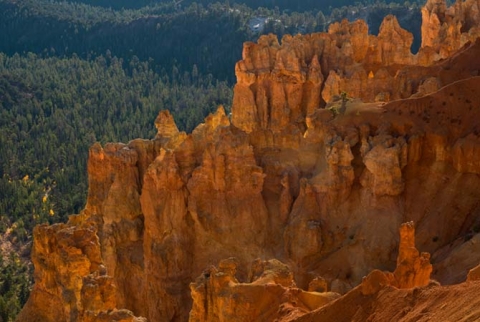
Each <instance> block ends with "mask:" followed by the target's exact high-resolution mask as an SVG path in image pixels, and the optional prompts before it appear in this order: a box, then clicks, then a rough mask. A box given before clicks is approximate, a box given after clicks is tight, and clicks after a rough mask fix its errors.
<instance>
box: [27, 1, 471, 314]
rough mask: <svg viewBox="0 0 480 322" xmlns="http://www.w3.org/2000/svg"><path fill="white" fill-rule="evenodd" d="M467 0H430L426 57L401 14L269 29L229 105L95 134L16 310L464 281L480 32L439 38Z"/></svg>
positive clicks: (239, 300) (250, 307)
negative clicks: (299, 32)
mask: <svg viewBox="0 0 480 322" xmlns="http://www.w3.org/2000/svg"><path fill="white" fill-rule="evenodd" d="M469 6H470V7H469ZM475 6H476V5H475V3H474V2H472V1H466V2H462V3H461V5H460V4H458V3H457V4H456V5H454V6H453V7H452V8H454V9H451V8H450V9H448V8H447V9H445V10H446V11H445V10H444V9H443V5H442V3H434V2H432V1H429V2H428V3H427V5H426V7H425V9H424V12H425V13H424V15H425V16H427V14H428V17H429V19H426V18H425V19H426V20H424V25H425V28H426V29H425V30H427V29H428V30H429V31H428V32H430V34H431V35H433V31H435V30H437V29H438V30H440V31H438V33H437V34H435V35H437V36H428V37H430V38H431V40H428V41H427V40H426V41H425V42H424V43H423V45H422V48H421V49H420V51H419V53H418V54H416V55H412V54H411V53H410V51H409V48H410V46H411V43H412V37H411V35H410V34H409V33H408V32H406V31H404V30H403V29H402V28H401V27H400V26H399V24H398V22H397V20H396V19H395V18H394V17H392V16H389V17H386V18H385V21H384V23H383V24H382V27H381V29H380V33H379V35H378V36H372V35H368V30H367V26H366V24H365V23H364V22H362V21H356V22H353V23H349V22H347V21H343V22H341V23H337V24H334V25H332V26H331V27H330V28H329V32H328V33H321V34H312V35H306V36H295V37H291V36H286V37H284V38H283V39H282V41H281V42H279V41H278V39H277V38H276V37H275V36H272V35H269V36H264V37H261V38H260V39H259V40H258V42H257V43H246V44H245V45H244V50H243V59H242V60H241V61H239V62H238V63H237V65H236V67H235V70H236V74H237V84H236V85H235V89H234V101H233V106H232V115H231V116H227V114H226V112H225V110H224V109H223V107H219V108H218V110H217V112H216V113H214V114H212V115H210V116H208V117H207V118H206V119H205V123H203V124H200V125H199V126H198V127H197V128H196V129H195V130H194V131H193V132H192V133H191V134H186V133H184V132H180V131H179V130H178V128H177V126H176V125H175V122H174V120H173V118H172V116H171V115H170V113H169V112H167V111H162V112H160V113H159V115H158V117H157V118H156V120H155V126H156V128H157V130H158V133H157V135H156V137H155V138H154V139H152V140H141V139H137V140H134V141H131V142H129V143H128V144H121V143H110V144H106V145H105V146H103V147H102V146H101V145H100V144H95V145H93V146H92V147H91V149H90V154H89V162H88V177H89V192H88V200H87V204H86V206H85V210H84V211H83V212H82V213H81V214H80V215H78V216H73V217H72V218H71V219H70V221H69V223H68V224H65V225H54V226H51V227H48V226H41V227H39V228H37V229H36V232H35V242H34V252H33V262H34V265H35V270H36V273H35V276H36V286H35V287H34V290H33V291H32V294H31V297H30V300H29V302H28V304H27V305H26V307H25V309H24V310H23V311H22V313H21V315H20V318H19V321H40V320H38V319H37V320H36V318H37V317H41V318H42V319H43V320H41V321H54V320H55V321H108V320H109V319H111V320H119V321H140V320H139V319H140V318H136V317H135V316H137V317H139V316H142V317H145V318H146V319H148V320H149V321H187V320H189V319H190V320H192V321H215V319H224V320H225V321H226V320H228V321H245V320H248V318H247V316H245V315H242V314H244V313H242V314H240V313H239V312H244V311H248V312H250V313H248V314H249V315H248V317H251V319H250V320H252V321H255V320H262V319H263V316H265V317H266V319H267V320H268V319H270V318H271V319H275V318H281V319H283V320H284V321H288V319H290V321H294V320H295V319H297V318H298V319H301V318H302V317H301V316H302V315H305V314H306V313H308V312H310V311H312V310H315V309H318V310H322V308H321V306H323V305H325V307H326V308H327V307H329V306H330V305H334V304H333V303H330V304H327V302H328V303H329V302H330V300H331V299H332V298H333V297H330V296H327V297H324V296H321V295H317V294H313V295H312V294H310V293H311V292H316V291H318V290H319V289H328V290H330V291H332V292H334V293H338V294H346V293H347V292H349V291H350V290H352V289H354V290H355V289H356V288H355V287H357V286H358V285H360V283H362V281H363V277H364V276H367V275H368V274H369V273H370V272H371V271H372V270H375V269H376V270H378V271H375V273H374V275H372V276H371V281H372V283H371V287H370V286H369V287H365V289H366V291H365V292H366V293H368V294H370V295H372V294H374V293H375V292H376V291H375V292H374V291H372V290H376V289H377V286H379V285H380V286H381V285H386V284H385V283H384V280H386V281H388V282H389V283H390V284H388V285H389V286H391V287H395V288H410V287H413V286H422V285H425V283H428V280H429V277H430V274H431V275H432V277H433V278H435V279H437V280H438V281H439V282H440V283H458V282H461V281H464V280H465V278H466V276H467V273H468V271H469V270H470V269H471V268H473V267H475V266H477V265H478V263H480V251H478V245H480V243H474V242H471V241H476V240H477V239H478V238H480V236H479V235H477V232H478V227H479V226H478V225H479V222H478V219H477V218H479V216H478V214H479V213H480V196H479V195H478V191H480V190H479V189H480V178H479V177H478V174H479V173H480V164H479V162H478V159H479V158H477V154H478V152H479V148H478V146H479V144H478V141H479V138H478V137H479V135H480V127H479V125H478V120H479V119H480V107H479V105H478V104H475V102H478V101H480V94H479V93H478V88H480V77H478V76H477V75H478V70H480V60H479V59H478V57H479V55H480V42H478V41H476V42H472V43H466V42H464V41H460V42H458V44H457V43H456V42H451V43H450V45H449V46H450V47H448V48H449V49H448V50H447V49H445V48H444V47H443V45H439V44H443V42H439V43H438V45H436V43H435V41H436V39H437V38H439V39H444V38H442V37H447V34H444V33H442V31H441V30H443V29H445V30H446V29H448V30H450V29H449V28H450V27H448V26H452V24H451V23H453V22H452V21H454V20H455V19H453V20H452V19H450V18H448V17H450V16H449V15H450V14H454V15H455V17H456V15H457V13H460V12H461V13H462V15H464V16H462V17H463V18H461V19H460V18H459V19H460V20H458V19H457V20H455V21H460V22H461V21H466V22H468V23H465V25H462V26H464V27H461V28H460V37H464V36H465V35H466V33H467V34H468V35H473V34H474V32H475V30H476V29H475V28H477V27H476V26H477V24H476V21H477V20H475V19H476V18H475V17H477V16H476V15H475V14H474V12H475V10H476V9H475V8H476V7H475ZM455 8H457V9H455ZM459 8H463V9H462V10H460V9H459ZM468 8H469V9H468ZM442 10H444V11H442ZM468 10H470V11H469V12H471V13H468V14H467V13H466V12H467V11H468ZM441 12H445V15H444V17H443V16H442V15H441V14H440V13H441ZM434 15H437V16H439V15H440V16H442V17H443V18H442V19H443V20H442V19H440V20H439V21H440V23H439V26H440V27H439V28H437V27H435V26H433V25H432V24H433V23H434V22H435V18H434ZM440 16H439V17H440ZM432 17H433V18H432ZM449 19H450V20H449ZM462 19H463V20H462ZM437 20H438V19H437ZM462 23H463V22H462ZM429 25H431V26H430V27H428V26H429ZM444 26H445V27H444ZM427 27H428V28H427ZM447 27H448V28H447ZM436 28H437V29H436ZM442 28H443V29H442ZM432 30H433V31H432ZM426 32H427V31H425V33H426ZM462 35H463V36H462ZM428 37H427V38H428ZM472 37H473V36H472ZM430 38H428V39H430ZM462 39H463V38H462ZM449 50H451V51H449ZM446 51H448V53H447V54H445V52H446ZM442 55H446V56H442ZM440 58H444V59H443V60H441V61H440V60H439V59H440ZM325 107H326V108H325ZM409 221H414V222H415V223H416V227H415V230H413V229H411V227H410V226H409V225H404V226H401V224H402V223H404V222H409ZM400 226H401V227H402V228H401V234H400V237H399V235H398V233H397V231H398V227H400ZM413 238H415V241H416V242H415V243H416V247H417V248H418V249H420V250H422V251H425V252H429V253H430V254H431V256H430V258H428V256H427V255H426V254H423V253H420V254H419V253H418V251H417V250H416V248H415V247H414V246H415V245H414V244H413V243H412V241H413ZM399 247H400V248H399ZM231 257H235V260H225V259H229V258H231ZM273 259H275V260H273ZM397 259H398V262H397ZM430 262H431V263H432V265H433V268H432V267H431V266H429V265H430V264H429V263H430ZM218 263H220V264H218ZM252 263H254V264H252ZM398 263H400V264H398ZM217 264H218V266H217V267H214V266H213V265H217ZM397 265H398V266H397ZM412 267H413V270H412ZM382 271H392V272H394V273H393V274H392V275H388V276H387V275H386V274H385V273H382ZM382 274H383V275H382ZM472 274H473V273H472ZM207 275H208V278H207ZM384 275H385V276H386V277H385V276H384ZM472 276H474V275H472ZM384 277H385V278H384ZM472 279H473V277H472ZM194 281H195V282H194ZM319 281H321V283H320V282H319ZM192 283H193V284H192ZM309 288H311V290H310V291H311V292H307V291H302V290H301V289H303V290H307V289H309ZM270 292H271V293H270ZM355 292H357V293H358V292H360V291H358V290H357V291H355ZM372 292H373V293H372ZM317 293H318V292H317ZM272 294H273V295H272ZM348 294H350V293H347V295H348ZM362 294H363V293H362ZM368 294H367V295H368ZM375 294H376V293H375ZM382 294H384V293H382ZM385 294H386V293H385ZM391 294H400V293H391ZM402 294H403V293H402ZM347 295H346V296H347ZM367 295H365V294H364V295H362V296H367ZM370 295H368V296H370ZM372 296H373V295H372ZM392 296H393V295H392ZM260 298H262V299H265V301H260ZM342 298H343V297H342ZM342 298H340V299H342ZM243 299H244V300H243ZM252 299H258V301H257V300H253V301H252ZM340 299H339V300H338V301H335V303H341V301H340ZM347 299H348V297H347ZM345 301H347V300H345ZM205 303H207V304H208V306H205V305H204V304H205ZM48 307H58V308H59V309H58V310H55V311H52V310H48V309H46V308H48ZM115 308H118V309H115ZM192 308H193V310H192ZM122 309H125V310H122ZM126 310H129V311H131V312H129V311H126ZM367 313H368V312H367V311H365V312H364V313H362V314H367ZM245 314H247V313H245ZM262 314H264V315H262ZM359 314H360V313H359ZM362 314H360V315H359V316H361V317H364V315H362ZM366 316H367V317H368V314H367V315H366ZM135 319H137V320H135ZM242 319H243V320H242ZM387 320H388V319H387ZM299 321H300V320H299Z"/></svg>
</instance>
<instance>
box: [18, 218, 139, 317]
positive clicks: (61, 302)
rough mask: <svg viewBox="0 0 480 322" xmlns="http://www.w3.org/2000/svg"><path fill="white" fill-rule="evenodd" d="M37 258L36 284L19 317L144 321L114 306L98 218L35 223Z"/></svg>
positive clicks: (35, 251)
mask: <svg viewBox="0 0 480 322" xmlns="http://www.w3.org/2000/svg"><path fill="white" fill-rule="evenodd" d="M32 262H33V264H34V265H35V286H34V289H33V290H32V294H31V296H30V298H29V299H28V302H27V304H26V305H25V307H24V309H23V311H22V312H21V313H20V315H19V316H18V321H25V322H34V321H38V322H40V321H41V322H58V321H81V322H89V321H113V320H115V321H124V322H141V321H145V319H143V318H136V317H135V316H134V315H133V313H132V312H130V311H128V310H116V309H115V307H116V300H115V295H116V287H115V284H114V281H113V278H112V277H111V276H108V275H106V269H105V266H104V265H103V262H102V256H101V253H100V244H99V240H98V237H97V231H96V228H95V224H94V223H84V224H80V225H65V224H56V225H53V226H45V225H41V226H37V227H35V230H34V244H33V250H32Z"/></svg>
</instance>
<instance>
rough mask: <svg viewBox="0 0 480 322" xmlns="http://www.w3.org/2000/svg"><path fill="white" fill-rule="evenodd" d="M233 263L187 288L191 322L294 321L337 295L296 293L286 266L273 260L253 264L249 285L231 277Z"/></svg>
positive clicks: (224, 262) (209, 271)
mask: <svg viewBox="0 0 480 322" xmlns="http://www.w3.org/2000/svg"><path fill="white" fill-rule="evenodd" d="M236 268H237V263H236V262H235V259H233V258H231V259H228V260H222V261H220V263H219V265H218V268H216V267H211V268H209V269H207V270H205V271H204V272H203V273H202V275H201V276H200V277H199V278H197V280H196V282H195V283H192V284H191V285H190V289H191V291H192V297H193V308H192V311H191V313H190V320H189V321H191V322H205V321H212V322H214V321H273V320H275V319H284V318H286V317H288V318H294V317H297V316H301V315H303V314H305V313H306V312H310V311H312V310H314V309H316V308H319V307H321V306H323V305H325V304H327V303H329V302H331V301H333V300H334V299H336V298H338V297H339V296H340V295H339V294H337V293H331V292H329V293H327V292H322V293H318V292H306V291H303V290H301V289H298V288H297V287H296V285H295V282H294V280H293V274H292V273H291V272H290V270H289V268H288V266H286V265H285V264H282V263H280V262H279V261H277V260H269V261H256V262H254V265H252V269H251V271H250V273H249V277H250V279H251V280H250V283H239V282H238V280H237V279H236V277H235V273H236Z"/></svg>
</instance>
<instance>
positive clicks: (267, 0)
mask: <svg viewBox="0 0 480 322" xmlns="http://www.w3.org/2000/svg"><path fill="white" fill-rule="evenodd" d="M79 2H83V3H73V2H68V1H58V2H55V1H47V0H16V1H13V0H0V30H1V32H0V116H1V117H0V233H1V234H2V241H1V242H0V246H1V245H4V244H8V245H13V247H3V246H2V247H0V255H1V254H4V255H5V256H4V257H3V258H2V257H1V256H0V320H3V321H12V319H13V318H14V316H15V315H16V314H17V312H18V310H19V309H20V307H21V306H22V305H23V303H24V301H25V300H26V298H27V296H28V287H29V285H30V280H31V276H30V275H29V274H30V273H28V268H27V265H25V264H24V263H23V262H22V261H21V260H19V256H17V255H16V254H12V255H9V253H10V252H11V251H18V250H19V249H20V248H22V247H20V246H22V245H27V247H23V248H24V249H26V253H25V254H24V255H28V243H29V240H30V238H31V232H32V229H33V227H34V226H35V225H36V224H39V223H43V222H50V223H53V222H60V221H65V220H66V218H67V216H68V215H69V214H72V213H78V212H79V211H80V210H81V209H82V207H83V206H84V203H85V196H86V193H87V178H86V161H87V157H88V148H89V147H90V146H91V145H92V144H93V143H94V142H96V141H99V142H102V143H105V142H108V141H123V142H128V141H129V140H131V139H133V138H138V137H144V138H151V137H153V136H154V133H155V131H154V127H153V121H154V119H155V117H156V115H157V113H158V111H160V110H162V109H169V110H170V111H171V112H172V113H173V115H174V116H175V120H176V122H177V125H178V126H179V128H180V129H181V130H186V131H191V130H192V129H193V128H194V127H195V126H196V125H197V124H198V123H199V122H201V121H202V120H203V118H204V117H205V116H206V115H207V114H208V113H209V112H211V111H212V110H214V109H215V108H216V107H217V105H218V104H224V105H225V106H226V108H227V110H228V108H229V105H230V102H231V99H232V97H231V96H232V91H231V87H232V85H233V83H234V81H235V79H234V64H235V62H236V61H238V60H239V59H240V57H241V51H242V44H243V42H245V41H248V40H255V39H256V38H258V37H259V35H261V34H265V33H270V32H273V33H276V34H277V35H278V36H279V37H281V36H282V35H284V34H288V33H291V34H295V33H310V32H317V31H324V30H326V28H327V26H328V24H329V23H330V22H332V21H337V20H341V19H343V18H349V19H356V18H363V19H366V20H367V21H368V23H369V25H370V26H371V28H372V30H373V31H374V32H376V30H378V26H379V24H380V22H381V19H382V18H383V16H384V15H385V14H388V13H395V14H397V15H398V16H399V18H400V22H401V23H402V25H403V26H404V27H406V28H410V30H411V31H412V32H414V33H417V36H418V32H419V29H420V27H419V26H420V13H419V11H418V10H412V9H414V8H415V5H416V3H412V4H410V3H406V4H404V3H401V4H395V3H393V4H390V5H388V4H386V3H379V2H376V3H375V4H369V5H368V6H366V5H365V3H353V4H352V1H347V0H344V1H336V2H333V1H323V2H321V7H319V6H318V5H316V4H318V3H319V2H318V1H316V2H314V1H304V2H298V1H291V0H290V1H273V0H264V1H249V0H245V1H226V2H223V3H213V1H209V0H204V1H197V3H194V1H186V0H184V1H181V2H179V1H176V2H175V1H155V2H151V1H149V0H144V1H138V2H133V1H130V0H128V1H127V0H124V1H116V0H115V1H114V0H84V1H79ZM89 4H90V5H89ZM93 4H94V5H98V6H91V5H93ZM147 4H149V6H148V7H141V8H139V9H122V10H116V9H120V8H138V7H139V6H140V5H141V6H143V5H147ZM340 5H350V6H349V7H343V8H339V7H338V6H340ZM99 6H103V7H99ZM261 6H262V7H265V8H258V7H261ZM294 11H299V12H294ZM252 19H258V20H259V21H263V23H264V24H263V25H262V27H261V28H256V27H255V28H253V27H252V21H256V20H252ZM417 39H418V37H417ZM417 44H418V41H417ZM414 46H415V45H414ZM20 255H22V254H20ZM20 257H21V256H20ZM13 276H15V280H13ZM12 281H13V282H12Z"/></svg>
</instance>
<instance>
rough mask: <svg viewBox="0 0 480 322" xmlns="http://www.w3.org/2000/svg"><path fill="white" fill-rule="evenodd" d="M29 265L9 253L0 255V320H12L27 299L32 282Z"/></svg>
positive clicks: (10, 321) (6, 321)
mask: <svg viewBox="0 0 480 322" xmlns="http://www.w3.org/2000/svg"><path fill="white" fill-rule="evenodd" d="M30 276H31V272H30V271H29V267H28V266H27V265H25V264H24V263H22V262H21V261H20V259H19V258H18V256H17V255H16V254H14V253H11V254H10V256H9V257H8V258H6V259H4V258H3V257H2V256H1V255H0V321H5V322H13V321H15V317H16V316H17V314H18V313H19V312H20V310H21V308H22V306H23V304H24V303H25V302H26V301H27V299H28V295H29V293H30V287H31V284H32V280H31V277H30Z"/></svg>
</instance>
